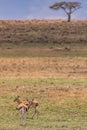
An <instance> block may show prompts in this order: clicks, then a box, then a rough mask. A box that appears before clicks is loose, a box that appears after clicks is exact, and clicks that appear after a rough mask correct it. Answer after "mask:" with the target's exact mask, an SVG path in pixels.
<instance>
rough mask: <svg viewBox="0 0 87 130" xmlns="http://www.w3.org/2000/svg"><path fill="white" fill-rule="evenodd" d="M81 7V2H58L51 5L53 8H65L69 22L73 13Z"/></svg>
mask: <svg viewBox="0 0 87 130" xmlns="http://www.w3.org/2000/svg"><path fill="white" fill-rule="evenodd" d="M80 7H81V3H79V2H65V1H62V2H58V3H55V4H53V5H52V6H50V8H51V9H55V10H58V9H60V8H61V9H63V10H64V11H65V13H66V14H67V15H68V22H70V21H71V14H72V13H73V12H74V11H76V10H77V9H79V8H80Z"/></svg>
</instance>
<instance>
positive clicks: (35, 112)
mask: <svg viewBox="0 0 87 130" xmlns="http://www.w3.org/2000/svg"><path fill="white" fill-rule="evenodd" d="M38 113H39V112H38V111H37V109H36V108H35V111H34V114H33V115H32V119H33V118H34V116H35V115H36V114H37V116H38Z"/></svg>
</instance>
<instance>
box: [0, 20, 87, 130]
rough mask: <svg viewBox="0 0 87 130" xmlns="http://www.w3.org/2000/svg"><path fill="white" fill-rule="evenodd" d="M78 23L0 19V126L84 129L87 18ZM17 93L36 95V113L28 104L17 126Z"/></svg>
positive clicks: (2, 129)
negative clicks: (22, 119) (34, 113)
mask: <svg viewBox="0 0 87 130" xmlns="http://www.w3.org/2000/svg"><path fill="white" fill-rule="evenodd" d="M77 23H78V22H74V23H73V22H72V23H71V25H70V24H69V25H68V23H66V22H64V21H63V22H62V21H56V22H55V21H50V22H48V21H43V22H41V21H30V22H29V21H26V22H24V21H0V27H1V28H0V34H1V35H2V37H0V130H87V41H86V40H87V37H86V36H87V22H86V21H82V22H80V23H79V24H77ZM28 24H29V25H30V26H29V25H28ZM42 25H43V26H42ZM54 25H55V26H54ZM62 25H63V26H62ZM66 25H67V26H66ZM77 25H78V26H77ZM72 26H73V27H72ZM56 27H57V29H58V28H59V30H57V29H56ZM70 27H72V28H71V30H69V28H70ZM66 28H68V30H67V31H66ZM30 29H31V30H30ZM48 29H51V32H50V31H49V32H50V33H51V34H50V33H47V32H46V33H47V34H48V35H46V36H48V37H46V36H45V34H46V33H44V31H47V30H48ZM37 30H38V31H37ZM23 31H24V33H22V32H23ZM36 31H37V33H36ZM60 31H61V33H60ZM26 32H27V33H26ZM57 33H59V34H61V35H60V37H58V35H57V37H56V41H54V39H55V37H54V36H55V35H53V34H57ZM4 34H5V35H4ZM30 34H32V35H30ZM37 34H38V35H37ZM42 34H44V35H42ZM67 34H70V36H71V37H70V36H69V35H67ZM75 34H76V35H75ZM81 35H82V36H81ZM30 36H33V38H32V37H30ZM35 36H36V37H35ZM38 36H43V37H39V38H38ZM50 36H53V37H52V38H51V37H50ZM80 36H81V37H80ZM61 37H62V38H64V37H65V38H66V37H67V39H65V40H64V39H61ZM68 37H69V38H70V39H72V40H71V41H70V39H69V38H68ZM29 38H30V39H29ZM41 38H42V39H41ZM50 38H51V39H50ZM57 38H59V40H58V39H57ZM52 39H53V40H52ZM45 40H47V41H45ZM50 40H51V43H50ZM61 40H63V42H62V41H61ZM57 41H58V42H57ZM71 42H72V43H71ZM16 95H20V97H21V99H26V97H28V98H35V99H37V100H38V102H39V107H38V110H39V117H38V118H35V119H33V120H32V119H31V118H30V117H31V115H32V113H33V110H32V109H31V110H30V111H28V113H27V120H26V124H25V125H22V126H21V125H20V121H19V116H20V114H19V112H18V111H17V110H16V104H15V103H14V102H13V100H14V98H15V96H16Z"/></svg>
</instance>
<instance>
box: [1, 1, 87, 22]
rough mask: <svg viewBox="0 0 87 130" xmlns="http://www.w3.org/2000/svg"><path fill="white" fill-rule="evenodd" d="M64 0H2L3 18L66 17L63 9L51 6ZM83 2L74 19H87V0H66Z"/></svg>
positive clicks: (73, 15) (74, 14)
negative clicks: (51, 7)
mask: <svg viewBox="0 0 87 130" xmlns="http://www.w3.org/2000/svg"><path fill="white" fill-rule="evenodd" d="M60 1H64V0H0V19H1V20H4V19H5V20H8V19H11V20H12V19H13V20H27V19H66V18H67V16H66V14H65V12H64V11H63V10H61V9H60V10H53V9H50V8H49V6H50V5H53V4H54V3H56V2H60ZM65 1H67V2H69V1H73V2H74V1H76V2H80V3H81V6H82V7H81V8H80V9H78V10H76V12H74V13H73V14H72V19H81V20H85V19H87V0H65Z"/></svg>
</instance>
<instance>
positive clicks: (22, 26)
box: [0, 20, 87, 44]
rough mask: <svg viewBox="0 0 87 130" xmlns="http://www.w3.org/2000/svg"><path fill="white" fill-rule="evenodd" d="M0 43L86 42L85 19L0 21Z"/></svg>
mask: <svg viewBox="0 0 87 130" xmlns="http://www.w3.org/2000/svg"><path fill="white" fill-rule="evenodd" d="M0 36H1V37H0V43H5V42H6V43H9V42H10V43H16V44H17V43H46V44H47V43H55V44H56V43H57V44H58V43H59V44H61V43H87V21H73V22H71V23H68V22H66V21H58V20H31V21H0Z"/></svg>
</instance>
